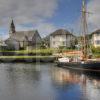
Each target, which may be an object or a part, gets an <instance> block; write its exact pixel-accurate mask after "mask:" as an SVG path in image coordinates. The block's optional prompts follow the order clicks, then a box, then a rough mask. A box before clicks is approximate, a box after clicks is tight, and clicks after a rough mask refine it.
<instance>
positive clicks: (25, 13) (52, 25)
mask: <svg viewBox="0 0 100 100" xmlns="http://www.w3.org/2000/svg"><path fill="white" fill-rule="evenodd" d="M86 5H87V10H88V11H89V12H91V13H92V14H90V15H88V18H87V20H88V25H89V30H91V32H92V31H94V30H96V29H98V28H99V25H100V20H99V19H100V13H99V11H100V6H99V5H100V0H86ZM81 8H82V0H0V38H7V37H8V33H9V27H10V23H11V20H12V19H13V20H14V23H15V26H16V31H28V30H38V31H39V33H40V35H41V36H42V37H45V36H47V35H49V34H50V33H51V32H53V31H55V30H57V29H66V30H68V31H70V32H73V33H75V34H79V33H80V18H81Z"/></svg>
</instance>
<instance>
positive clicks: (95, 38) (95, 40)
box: [91, 30, 100, 48]
mask: <svg viewBox="0 0 100 100" xmlns="http://www.w3.org/2000/svg"><path fill="white" fill-rule="evenodd" d="M91 41H92V45H93V46H94V47H95V48H97V47H100V30H97V31H95V32H93V33H92V39H91Z"/></svg>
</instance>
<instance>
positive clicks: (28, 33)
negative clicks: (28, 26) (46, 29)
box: [10, 30, 38, 41]
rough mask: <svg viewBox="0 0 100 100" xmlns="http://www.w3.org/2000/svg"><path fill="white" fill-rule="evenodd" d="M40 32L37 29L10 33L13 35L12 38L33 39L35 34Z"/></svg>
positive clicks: (20, 39) (19, 39)
mask: <svg viewBox="0 0 100 100" xmlns="http://www.w3.org/2000/svg"><path fill="white" fill-rule="evenodd" d="M36 33H38V31H37V30H32V31H18V32H16V33H12V34H11V33H10V34H11V36H10V38H13V39H15V40H17V41H23V40H24V41H25V40H26V41H32V38H33V37H34V35H35V34H36Z"/></svg>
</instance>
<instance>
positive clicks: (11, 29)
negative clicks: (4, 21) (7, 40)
mask: <svg viewBox="0 0 100 100" xmlns="http://www.w3.org/2000/svg"><path fill="white" fill-rule="evenodd" d="M15 32H16V30H15V25H14V21H13V19H12V21H11V24H10V33H15Z"/></svg>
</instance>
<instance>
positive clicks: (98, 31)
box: [92, 29, 100, 34]
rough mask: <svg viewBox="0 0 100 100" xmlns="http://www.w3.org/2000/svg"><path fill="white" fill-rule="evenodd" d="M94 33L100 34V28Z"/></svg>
mask: <svg viewBox="0 0 100 100" xmlns="http://www.w3.org/2000/svg"><path fill="white" fill-rule="evenodd" d="M92 34H100V29H99V30H96V31H94V32H92Z"/></svg>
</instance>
